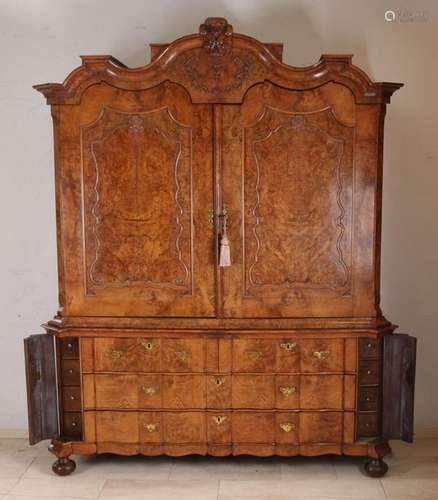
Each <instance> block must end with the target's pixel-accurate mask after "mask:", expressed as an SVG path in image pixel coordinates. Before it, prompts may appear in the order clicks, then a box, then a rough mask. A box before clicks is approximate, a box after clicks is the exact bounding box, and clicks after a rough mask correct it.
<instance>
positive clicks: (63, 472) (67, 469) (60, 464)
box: [52, 457, 76, 476]
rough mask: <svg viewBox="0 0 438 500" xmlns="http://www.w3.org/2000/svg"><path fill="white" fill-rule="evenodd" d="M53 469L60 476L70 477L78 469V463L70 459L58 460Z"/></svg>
mask: <svg viewBox="0 0 438 500" xmlns="http://www.w3.org/2000/svg"><path fill="white" fill-rule="evenodd" d="M52 469H53V472H54V473H55V474H58V476H68V475H69V474H71V473H72V472H73V471H74V470H75V469H76V462H75V461H74V460H71V459H70V458H68V457H64V458H58V460H57V461H56V462H55V463H54V464H53V465H52Z"/></svg>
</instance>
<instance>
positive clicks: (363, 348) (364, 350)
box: [359, 338, 380, 359]
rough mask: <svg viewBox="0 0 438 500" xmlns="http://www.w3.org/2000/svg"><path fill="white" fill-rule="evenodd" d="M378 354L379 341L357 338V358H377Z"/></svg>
mask: <svg viewBox="0 0 438 500" xmlns="http://www.w3.org/2000/svg"><path fill="white" fill-rule="evenodd" d="M379 356H380V351H379V341H378V340H377V339H372V338H361V339H359V358H360V359H366V358H378V357H379Z"/></svg>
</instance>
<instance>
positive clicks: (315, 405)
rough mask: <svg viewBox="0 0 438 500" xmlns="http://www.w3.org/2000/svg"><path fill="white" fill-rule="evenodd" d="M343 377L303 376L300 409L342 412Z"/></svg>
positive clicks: (301, 379)
mask: <svg viewBox="0 0 438 500" xmlns="http://www.w3.org/2000/svg"><path fill="white" fill-rule="evenodd" d="M343 378H344V376H343V375H302V376H301V378H300V408H301V409H303V410H322V409H327V410H342V405H343V389H344V384H343Z"/></svg>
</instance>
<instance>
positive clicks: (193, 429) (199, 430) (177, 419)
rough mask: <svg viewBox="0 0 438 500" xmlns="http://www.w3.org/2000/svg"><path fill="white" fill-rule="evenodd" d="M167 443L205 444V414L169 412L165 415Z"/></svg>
mask: <svg viewBox="0 0 438 500" xmlns="http://www.w3.org/2000/svg"><path fill="white" fill-rule="evenodd" d="M163 439H164V442H165V443H175V444H184V443H205V442H206V439H207V434H206V427H205V413H203V412H167V413H164V414H163Z"/></svg>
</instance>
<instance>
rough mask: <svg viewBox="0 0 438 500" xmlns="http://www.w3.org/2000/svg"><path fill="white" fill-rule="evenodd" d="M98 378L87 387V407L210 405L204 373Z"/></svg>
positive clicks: (107, 375) (187, 406)
mask: <svg viewBox="0 0 438 500" xmlns="http://www.w3.org/2000/svg"><path fill="white" fill-rule="evenodd" d="M90 376H92V375H86V377H90ZM94 378H95V381H94V385H93V384H92V383H91V384H85V386H84V399H85V401H86V402H87V409H91V408H94V407H95V408H96V409H149V408H150V409H152V408H155V409H159V408H170V409H184V408H188V409H190V408H205V405H206V395H205V382H206V381H205V377H204V376H203V375H176V374H175V375H158V374H150V375H146V374H145V375H135V374H132V375H130V374H96V375H94ZM215 388H216V387H215V386H213V387H212V390H214V389H215Z"/></svg>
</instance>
